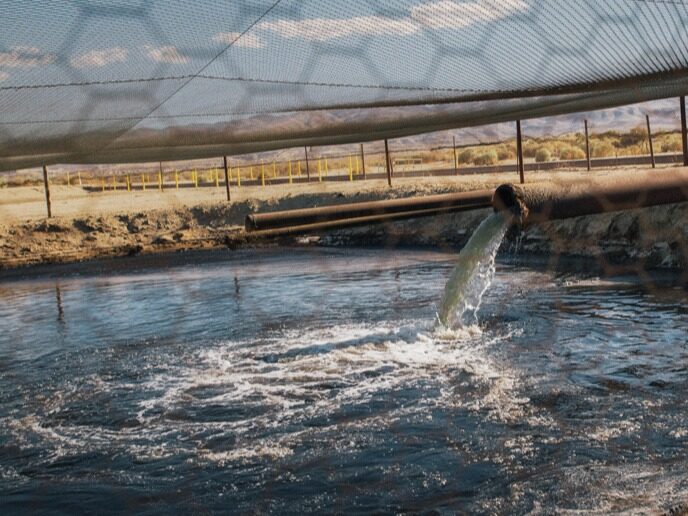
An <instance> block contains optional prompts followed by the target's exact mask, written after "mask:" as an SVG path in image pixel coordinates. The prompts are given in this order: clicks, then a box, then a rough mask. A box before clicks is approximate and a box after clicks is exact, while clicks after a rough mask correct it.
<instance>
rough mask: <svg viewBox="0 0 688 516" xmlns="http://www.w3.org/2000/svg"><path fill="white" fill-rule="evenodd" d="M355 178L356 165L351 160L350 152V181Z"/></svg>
mask: <svg viewBox="0 0 688 516" xmlns="http://www.w3.org/2000/svg"><path fill="white" fill-rule="evenodd" d="M353 180H354V166H353V163H352V161H351V154H349V181H353Z"/></svg>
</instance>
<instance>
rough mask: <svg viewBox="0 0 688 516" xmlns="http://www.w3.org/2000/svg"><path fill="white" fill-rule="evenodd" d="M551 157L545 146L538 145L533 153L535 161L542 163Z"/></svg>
mask: <svg viewBox="0 0 688 516" xmlns="http://www.w3.org/2000/svg"><path fill="white" fill-rule="evenodd" d="M551 159H552V153H551V152H550V151H549V149H548V148H547V147H540V148H539V149H538V151H537V152H536V153H535V161H536V162H537V163H544V162H546V161H550V160H551Z"/></svg>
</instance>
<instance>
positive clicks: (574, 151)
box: [559, 147, 585, 159]
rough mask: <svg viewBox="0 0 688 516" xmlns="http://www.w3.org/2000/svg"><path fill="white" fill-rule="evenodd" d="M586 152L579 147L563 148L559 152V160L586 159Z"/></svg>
mask: <svg viewBox="0 0 688 516" xmlns="http://www.w3.org/2000/svg"><path fill="white" fill-rule="evenodd" d="M584 158H585V152H583V150H582V149H579V148H578V147H563V148H562V149H561V150H560V151H559V159H584Z"/></svg>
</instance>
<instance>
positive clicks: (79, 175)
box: [77, 170, 83, 186]
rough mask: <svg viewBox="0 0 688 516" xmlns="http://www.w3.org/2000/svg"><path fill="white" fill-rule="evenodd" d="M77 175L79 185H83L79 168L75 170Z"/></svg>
mask: <svg viewBox="0 0 688 516" xmlns="http://www.w3.org/2000/svg"><path fill="white" fill-rule="evenodd" d="M77 177H78V178H79V186H83V184H82V183H81V170H79V171H78V172H77Z"/></svg>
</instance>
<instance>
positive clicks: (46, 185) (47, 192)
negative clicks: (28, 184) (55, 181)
mask: <svg viewBox="0 0 688 516" xmlns="http://www.w3.org/2000/svg"><path fill="white" fill-rule="evenodd" d="M43 187H44V188H45V204H46V206H47V208H48V218H51V217H52V216H53V210H52V206H51V204H50V183H49V182H48V167H46V166H45V165H43Z"/></svg>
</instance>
